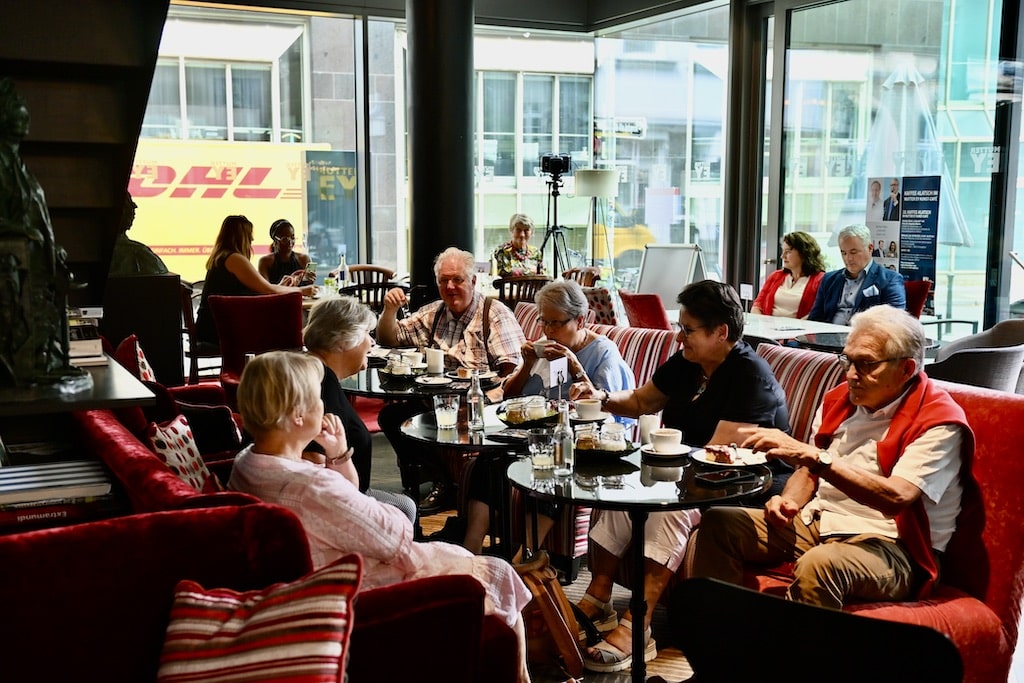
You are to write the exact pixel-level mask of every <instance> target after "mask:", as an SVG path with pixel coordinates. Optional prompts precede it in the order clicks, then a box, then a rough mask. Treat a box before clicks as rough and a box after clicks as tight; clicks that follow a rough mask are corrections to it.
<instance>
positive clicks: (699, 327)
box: [679, 325, 707, 337]
mask: <svg viewBox="0 0 1024 683" xmlns="http://www.w3.org/2000/svg"><path fill="white" fill-rule="evenodd" d="M706 327H707V325H697V326H696V327H687V326H686V325H680V326H679V331H680V332H682V333H683V336H684V337H689V336H690V335H691V334H693V333H694V332H696V331H697V330H703V329H704V328H706Z"/></svg>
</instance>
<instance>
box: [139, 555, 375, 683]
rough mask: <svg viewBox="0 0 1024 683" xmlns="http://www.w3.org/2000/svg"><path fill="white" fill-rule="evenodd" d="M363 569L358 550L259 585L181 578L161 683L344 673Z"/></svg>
mask: <svg viewBox="0 0 1024 683" xmlns="http://www.w3.org/2000/svg"><path fill="white" fill-rule="evenodd" d="M361 577H362V559H361V558H360V557H359V556H358V555H355V554H353V555H346V556H345V557H342V558H340V559H338V560H336V561H335V562H333V563H331V564H329V565H327V566H326V567H324V568H322V569H319V570H317V571H315V572H313V573H311V574H309V575H308V576H306V577H304V578H302V579H299V580H298V581H295V582H293V583H287V584H275V585H273V586H270V587H269V588H266V589H264V590H259V591H249V592H245V593H240V592H238V591H233V590H230V589H227V588H215V589H204V588H203V587H202V586H200V585H199V584H197V583H195V582H194V581H189V580H185V581H181V582H179V583H178V586H177V588H176V589H175V593H174V604H173V605H172V607H171V619H170V624H169V625H168V626H167V634H166V637H165V639H164V646H163V651H162V652H161V653H160V670H159V671H158V673H157V681H158V683H185V682H187V683H209V682H212V681H221V682H223V681H245V682H246V683H275V682H280V683H337V682H338V681H341V680H343V679H344V671H345V661H346V657H347V654H348V639H349V636H350V635H351V633H352V603H353V597H354V596H355V594H356V591H357V590H359V582H360V579H361Z"/></svg>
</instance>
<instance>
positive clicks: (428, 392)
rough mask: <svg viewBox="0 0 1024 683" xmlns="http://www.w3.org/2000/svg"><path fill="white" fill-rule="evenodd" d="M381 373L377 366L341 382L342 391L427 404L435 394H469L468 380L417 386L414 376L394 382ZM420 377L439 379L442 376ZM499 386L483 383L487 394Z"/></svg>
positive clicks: (493, 383)
mask: <svg viewBox="0 0 1024 683" xmlns="http://www.w3.org/2000/svg"><path fill="white" fill-rule="evenodd" d="M378 370H379V368H378V367H374V366H371V367H368V368H366V369H365V370H360V371H359V372H357V373H356V374H354V375H352V376H351V377H346V378H345V379H343V380H341V388H342V389H344V390H345V393H346V394H352V395H354V396H365V397H366V398H379V399H383V400H385V401H407V400H410V399H414V398H421V399H423V400H424V401H426V402H428V403H429V402H430V397H431V396H433V395H434V394H444V393H456V394H465V393H466V392H467V391H469V380H468V379H453V380H452V381H451V382H449V383H448V384H438V385H424V384H417V383H416V381H415V378H413V377H410V378H409V379H394V378H390V377H387V376H386V375H385V376H382V374H381V373H380V372H378ZM421 376H422V377H440V376H441V375H421ZM496 386H497V382H491V383H484V384H483V389H484V392H488V391H490V390H491V389H493V388H494V387H496ZM499 424H500V423H499ZM502 426H504V425H502Z"/></svg>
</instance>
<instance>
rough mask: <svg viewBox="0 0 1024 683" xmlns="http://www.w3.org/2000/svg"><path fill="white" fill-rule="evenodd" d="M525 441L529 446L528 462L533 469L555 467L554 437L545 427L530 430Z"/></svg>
mask: <svg viewBox="0 0 1024 683" xmlns="http://www.w3.org/2000/svg"><path fill="white" fill-rule="evenodd" d="M527 443H528V444H529V446H530V462H531V463H532V465H533V469H535V470H551V469H554V468H555V437H554V434H553V432H552V431H551V430H550V429H548V428H546V427H535V428H534V429H531V430H530V434H529V437H528V441H527Z"/></svg>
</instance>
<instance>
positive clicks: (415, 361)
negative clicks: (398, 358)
mask: <svg viewBox="0 0 1024 683" xmlns="http://www.w3.org/2000/svg"><path fill="white" fill-rule="evenodd" d="M402 360H403V361H404V362H405V363H406V365H413V366H415V365H419V364H420V363H422V362H423V354H422V353H420V352H419V351H403V352H402Z"/></svg>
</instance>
